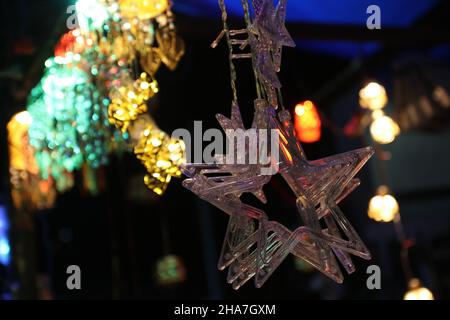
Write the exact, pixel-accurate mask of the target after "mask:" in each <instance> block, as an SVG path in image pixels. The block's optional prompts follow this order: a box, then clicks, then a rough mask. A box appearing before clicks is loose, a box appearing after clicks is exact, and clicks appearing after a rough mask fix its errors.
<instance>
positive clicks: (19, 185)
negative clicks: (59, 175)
mask: <svg viewBox="0 0 450 320" xmlns="http://www.w3.org/2000/svg"><path fill="white" fill-rule="evenodd" d="M31 122H32V119H31V116H30V114H29V113H28V112H27V111H22V112H20V113H18V114H16V115H14V116H13V117H12V119H11V120H10V122H9V123H8V125H7V131H8V149H9V150H8V153H9V172H10V179H11V197H12V200H13V204H14V207H15V208H17V209H18V210H21V211H33V210H35V209H46V208H50V207H52V206H53V204H54V201H55V198H56V191H55V188H54V186H53V183H54V182H53V180H52V179H50V178H47V179H42V178H41V177H40V175H39V168H38V166H37V163H36V160H35V151H34V149H33V147H32V146H31V145H30V143H29V137H28V130H29V127H30V124H31Z"/></svg>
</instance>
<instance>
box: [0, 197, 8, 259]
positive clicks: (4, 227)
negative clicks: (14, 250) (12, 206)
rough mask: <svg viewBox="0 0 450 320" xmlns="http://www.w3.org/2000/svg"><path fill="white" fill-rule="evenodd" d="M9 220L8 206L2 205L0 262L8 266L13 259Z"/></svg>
mask: <svg viewBox="0 0 450 320" xmlns="http://www.w3.org/2000/svg"><path fill="white" fill-rule="evenodd" d="M8 233H9V221H8V215H7V213H6V208H5V207H4V206H2V205H0V263H1V264H3V265H4V266H8V265H9V263H10V261H11V254H10V252H11V249H10V246H9V237H8Z"/></svg>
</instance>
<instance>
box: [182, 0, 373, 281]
mask: <svg viewBox="0 0 450 320" xmlns="http://www.w3.org/2000/svg"><path fill="white" fill-rule="evenodd" d="M241 3H242V6H243V10H244V15H245V25H246V27H245V29H242V28H241V29H230V28H229V26H228V21H227V11H226V7H225V2H224V0H219V6H220V8H221V10H222V18H223V25H224V27H223V30H222V32H221V33H220V34H219V37H218V38H217V39H216V41H214V43H213V47H215V46H217V45H218V43H219V41H220V40H221V39H222V38H226V40H227V44H228V48H229V51H230V52H229V54H230V56H229V58H230V69H231V88H232V90H233V102H232V110H231V118H227V117H225V116H223V115H218V116H217V119H218V121H219V123H220V125H221V126H222V128H223V130H224V131H225V132H226V134H227V137H228V141H230V140H231V139H234V138H236V137H239V136H240V135H241V136H242V135H244V136H249V134H250V133H252V132H253V133H254V134H255V135H256V136H257V137H258V138H259V139H260V140H256V141H257V142H255V141H254V140H252V139H249V140H244V141H246V142H245V143H244V144H243V147H242V146H241V148H236V147H235V146H234V147H230V148H228V150H227V154H225V155H217V156H216V159H215V160H216V161H215V162H214V163H211V164H185V165H184V166H182V171H183V173H184V174H185V175H186V176H187V177H188V179H186V180H185V181H184V182H183V185H184V186H185V187H186V188H187V189H189V190H191V191H192V192H193V193H195V194H196V195H198V196H199V197H200V198H202V199H204V200H206V201H208V202H209V203H211V204H212V205H214V206H216V207H218V208H219V209H221V210H222V211H224V212H225V213H227V214H228V215H229V216H230V218H229V224H228V228H227V231H226V235H225V240H224V243H223V247H222V252H221V255H220V258H219V264H218V267H219V269H221V270H224V269H226V268H228V277H227V281H228V282H229V283H230V284H231V285H232V286H233V288H234V289H238V288H240V287H241V286H242V285H243V284H245V283H246V282H247V281H249V280H250V279H252V278H254V281H255V285H256V286H257V287H261V286H262V285H263V284H264V283H265V282H266V281H267V279H268V278H269V277H270V276H271V275H272V274H273V272H274V271H275V270H276V269H277V267H278V266H279V265H280V264H281V263H282V262H283V260H284V259H285V258H286V257H287V256H288V255H289V254H293V255H294V256H296V257H297V258H300V259H303V260H304V261H306V262H307V263H309V264H311V265H312V266H314V267H315V268H316V269H318V270H319V271H321V272H322V273H323V274H325V275H326V276H328V277H330V278H331V279H333V280H335V281H336V282H338V283H341V282H342V281H343V275H342V272H341V269H340V267H339V264H338V262H340V264H341V265H342V266H343V268H344V269H345V271H346V272H347V273H352V272H354V271H355V266H354V264H353V262H352V260H351V257H350V255H356V256H358V257H361V258H363V259H370V253H369V251H368V249H367V248H366V246H365V245H364V243H363V242H362V240H361V238H360V237H359V235H358V234H357V233H356V231H355V229H354V228H353V227H352V225H351V224H350V222H349V221H348V219H347V218H346V217H345V216H344V214H343V213H342V211H341V210H340V209H339V207H338V203H339V202H340V201H341V200H342V199H344V198H345V197H346V196H347V195H348V194H350V193H351V192H352V191H353V190H354V189H355V188H356V187H358V185H359V183H360V182H359V180H358V179H357V178H355V175H356V174H357V173H358V172H359V171H360V170H361V168H362V167H363V166H364V164H365V163H366V162H367V161H368V160H369V159H370V157H371V156H372V155H373V150H372V149H371V148H362V149H358V150H354V151H351V152H347V153H343V154H338V155H334V156H330V157H327V158H323V159H319V160H314V161H310V160H308V159H307V158H306V155H305V153H304V152H303V149H302V147H301V145H300V143H299V141H298V140H297V138H296V134H295V130H294V126H293V124H292V121H291V116H290V113H289V112H288V111H287V110H284V107H283V104H282V99H281V92H280V88H281V83H280V81H279V79H278V76H277V72H278V71H279V69H280V62H281V49H282V47H283V46H293V45H294V43H293V41H292V38H291V37H290V35H289V33H288V32H287V30H286V27H285V25H284V21H285V14H286V0H280V1H278V3H277V5H276V6H275V5H274V2H273V0H254V1H252V2H250V3H249V1H248V0H241ZM250 4H251V5H252V6H253V8H252V9H253V10H251V8H250ZM238 37H239V38H238ZM243 37H246V39H242V38H243ZM248 51H250V52H248ZM236 59H250V60H251V61H252V66H253V69H254V74H255V83H256V88H257V98H256V99H255V102H254V120H253V124H252V127H251V128H250V129H248V130H246V129H245V128H244V125H243V122H242V118H241V114H240V109H239V107H238V101H237V87H236V70H235V65H234V60H236ZM280 109H281V110H280ZM251 130H253V131H251ZM274 137H275V138H274ZM261 141H262V142H261ZM255 143H256V145H255ZM255 150H256V154H257V155H258V161H256V162H252V161H250V158H251V155H252V154H253V153H254V152H255ZM230 159H231V160H232V161H230ZM233 160H234V161H233ZM274 174H280V175H281V176H282V177H283V179H284V180H285V181H286V182H287V184H288V185H289V187H290V189H291V191H292V192H293V193H294V195H295V197H296V207H297V214H298V215H299V217H300V220H301V221H302V224H301V225H300V226H298V227H297V228H296V229H294V230H290V229H288V228H287V227H285V226H283V225H282V224H280V223H279V222H277V221H271V220H269V219H268V216H267V214H266V213H265V212H264V211H263V210H261V209H259V208H256V207H254V206H251V205H248V204H246V203H244V202H243V201H242V200H241V196H242V195H243V194H245V193H251V194H253V195H254V196H256V198H257V199H259V200H260V201H261V202H262V203H263V204H264V203H266V202H267V200H266V197H265V195H264V192H263V188H264V186H265V185H266V184H267V183H268V182H269V181H270V180H271V178H272V177H273V175H274Z"/></svg>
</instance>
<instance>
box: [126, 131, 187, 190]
mask: <svg viewBox="0 0 450 320" xmlns="http://www.w3.org/2000/svg"><path fill="white" fill-rule="evenodd" d="M185 149H186V147H185V144H184V142H183V140H180V139H174V138H171V137H170V136H169V135H167V134H166V133H165V132H164V131H161V130H159V129H158V127H157V126H156V125H155V124H149V125H148V126H147V128H146V129H145V130H144V131H143V132H142V136H141V139H140V141H139V142H138V144H137V145H136V147H135V148H134V153H135V154H136V156H137V158H138V159H139V160H141V162H142V164H143V165H144V166H145V168H146V169H147V172H148V174H147V175H146V176H145V178H144V182H145V184H146V186H147V187H148V188H149V189H150V190H152V191H153V192H154V193H156V194H157V195H162V194H163V193H164V192H165V191H166V189H167V186H168V184H169V182H170V180H171V178H172V177H177V178H179V177H181V175H182V174H181V171H180V166H181V165H183V164H184V163H185V161H186V160H185V155H184V153H185Z"/></svg>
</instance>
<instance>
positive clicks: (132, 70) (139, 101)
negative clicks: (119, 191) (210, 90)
mask: <svg viewBox="0 0 450 320" xmlns="http://www.w3.org/2000/svg"><path fill="white" fill-rule="evenodd" d="M90 2H91V1H90ZM93 2H96V3H97V4H95V5H94V4H92V3H91V4H89V5H87V4H86V5H85V4H84V3H83V2H81V4H82V5H80V10H81V13H79V17H80V20H81V21H83V23H80V25H82V31H83V34H84V35H85V37H86V38H87V39H88V40H87V41H86V42H88V41H89V39H90V40H92V42H93V45H94V47H96V48H98V50H95V51H93V52H91V55H92V57H93V60H94V61H96V64H94V66H93V67H92V69H93V71H94V72H95V73H96V74H97V77H98V78H106V79H107V81H103V82H104V84H105V88H104V91H105V92H106V94H107V96H108V97H109V100H110V103H109V105H108V115H109V121H110V123H111V124H112V125H114V126H115V127H116V128H118V129H119V130H120V131H121V132H122V133H123V134H124V135H126V136H131V137H133V139H132V141H131V143H132V144H133V147H134V150H135V154H136V156H137V157H138V158H139V159H140V160H141V161H142V163H143V164H144V166H145V168H146V169H147V172H148V174H147V175H146V176H145V179H144V181H145V184H146V185H147V186H148V187H149V189H150V190H152V191H154V192H155V193H156V194H158V195H162V194H163V193H164V191H165V190H166V189H167V185H168V183H169V182H170V180H171V177H180V176H181V172H180V170H179V169H178V165H179V164H181V163H183V162H184V157H185V156H184V145H183V142H182V141H181V140H174V139H170V138H169V136H168V135H167V134H166V133H164V132H163V131H161V130H160V129H159V128H158V127H157V126H156V125H155V123H154V121H153V120H152V119H151V117H149V116H148V114H147V111H148V110H147V102H148V101H149V100H150V99H152V98H153V97H154V96H155V95H156V94H157V93H158V91H159V87H158V83H157V82H156V80H155V74H156V72H157V71H158V70H159V68H160V66H161V65H162V64H164V65H165V66H166V67H168V68H169V69H170V70H174V69H175V68H176V67H177V65H178V63H179V61H180V59H181V57H182V56H183V55H184V52H185V47H184V42H183V40H182V39H181V38H180V37H179V36H178V35H177V33H176V28H175V24H174V17H173V14H172V11H171V3H170V2H169V1H167V0H152V1H141V0H127V1H122V0H121V1H115V0H96V1H93ZM92 6H94V7H96V8H103V9H104V11H105V12H106V13H107V14H106V17H105V18H103V14H99V15H95V14H92V12H93V10H92ZM89 8H91V10H90V9H89ZM103 9H102V10H103ZM102 10H100V11H101V12H103V11H102ZM144 115H145V116H144ZM139 119H140V120H142V121H144V122H145V123H144V124H142V123H140V124H139V126H137V125H136V123H137V120H139ZM142 121H141V122H142ZM155 137H160V139H159V141H160V143H161V144H160V145H157V146H154V145H153V144H152V143H149V141H153V142H154V141H156V140H155V139H156V138H155ZM174 145H176V146H177V147H176V148H175V147H173V146H174ZM173 159H175V160H173Z"/></svg>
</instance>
